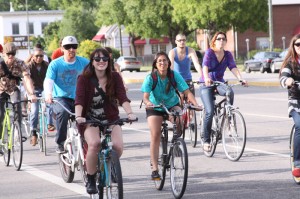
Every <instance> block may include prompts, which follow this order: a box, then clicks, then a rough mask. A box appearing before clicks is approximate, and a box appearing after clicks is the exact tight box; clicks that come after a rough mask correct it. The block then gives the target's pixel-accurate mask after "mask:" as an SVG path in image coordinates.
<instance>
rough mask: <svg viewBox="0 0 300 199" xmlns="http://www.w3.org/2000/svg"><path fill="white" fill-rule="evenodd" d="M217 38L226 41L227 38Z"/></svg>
mask: <svg viewBox="0 0 300 199" xmlns="http://www.w3.org/2000/svg"><path fill="white" fill-rule="evenodd" d="M216 40H218V41H221V40H222V41H226V40H227V39H226V38H217V39H216Z"/></svg>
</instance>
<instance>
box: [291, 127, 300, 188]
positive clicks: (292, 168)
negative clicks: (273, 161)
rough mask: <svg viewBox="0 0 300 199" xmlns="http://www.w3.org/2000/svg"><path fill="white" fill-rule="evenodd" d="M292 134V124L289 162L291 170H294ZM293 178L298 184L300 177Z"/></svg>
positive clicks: (299, 183) (293, 128)
mask: <svg viewBox="0 0 300 199" xmlns="http://www.w3.org/2000/svg"><path fill="white" fill-rule="evenodd" d="M294 135H295V125H293V127H292V130H291V134H290V164H291V172H292V171H293V170H294V168H295V167H294ZM292 177H293V180H294V181H295V183H296V184H298V185H300V178H297V177H295V176H293V175H292Z"/></svg>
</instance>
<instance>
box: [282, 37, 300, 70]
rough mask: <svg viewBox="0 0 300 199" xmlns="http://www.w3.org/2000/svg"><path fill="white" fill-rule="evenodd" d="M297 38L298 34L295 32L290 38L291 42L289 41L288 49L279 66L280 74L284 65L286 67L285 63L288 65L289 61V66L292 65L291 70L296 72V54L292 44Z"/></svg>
mask: <svg viewBox="0 0 300 199" xmlns="http://www.w3.org/2000/svg"><path fill="white" fill-rule="evenodd" d="M297 39H300V34H297V35H295V36H294V37H293V38H292V39H291V42H290V45H289V49H288V52H287V54H286V56H285V58H284V60H283V63H282V65H281V68H280V73H279V74H281V71H282V69H283V68H284V67H286V65H288V64H289V63H291V66H292V71H293V73H295V74H298V69H297V68H298V58H299V57H298V54H297V52H296V50H295V47H294V44H295V42H296V40H297Z"/></svg>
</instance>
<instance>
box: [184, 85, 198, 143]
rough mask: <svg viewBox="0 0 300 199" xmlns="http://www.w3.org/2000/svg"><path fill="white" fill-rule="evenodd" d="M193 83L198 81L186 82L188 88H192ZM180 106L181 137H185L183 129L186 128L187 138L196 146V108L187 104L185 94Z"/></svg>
mask: <svg viewBox="0 0 300 199" xmlns="http://www.w3.org/2000/svg"><path fill="white" fill-rule="evenodd" d="M195 83H198V82H197V81H195V82H194V81H191V82H188V86H189V89H190V90H191V88H192V89H194V85H193V84H195ZM182 102H183V103H182V107H183V115H182V118H183V131H182V135H183V136H182V137H183V139H184V138H185V131H186V129H187V130H188V132H189V133H188V135H189V140H190V143H191V145H192V147H194V148H195V147H196V145H197V128H198V127H197V114H196V110H195V109H193V108H192V107H191V106H189V102H188V101H187V96H183V100H182Z"/></svg>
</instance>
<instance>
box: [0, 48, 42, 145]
mask: <svg viewBox="0 0 300 199" xmlns="http://www.w3.org/2000/svg"><path fill="white" fill-rule="evenodd" d="M16 53H17V47H16V46H15V45H14V43H12V42H8V43H6V44H5V45H4V46H3V55H4V56H3V58H4V60H3V61H1V62H0V129H1V130H0V137H1V133H2V122H3V119H4V111H5V108H4V105H5V100H6V99H7V98H10V99H11V101H14V102H17V101H20V100H21V92H20V89H19V88H18V86H19V85H20V82H21V81H23V82H24V85H25V88H26V89H27V93H28V97H29V99H30V100H31V101H32V102H36V96H35V94H34V87H33V83H32V80H31V78H30V71H29V68H28V67H27V66H26V65H25V63H24V61H23V60H20V59H18V58H16ZM17 113H18V114H17V117H18V122H19V124H20V126H21V119H22V109H21V105H20V104H18V106H17ZM22 140H23V141H25V140H26V138H25V137H22Z"/></svg>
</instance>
